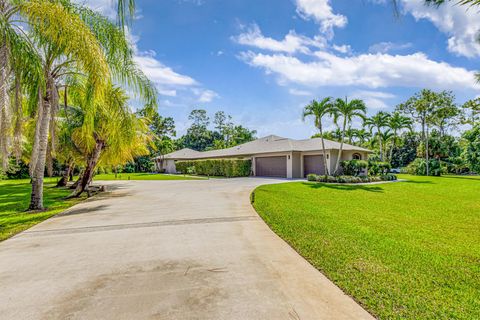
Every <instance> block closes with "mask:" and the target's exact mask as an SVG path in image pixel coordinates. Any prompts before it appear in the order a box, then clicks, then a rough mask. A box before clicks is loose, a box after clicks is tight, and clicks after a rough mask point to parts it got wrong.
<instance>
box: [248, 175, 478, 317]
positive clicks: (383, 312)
mask: <svg viewBox="0 0 480 320" xmlns="http://www.w3.org/2000/svg"><path fill="white" fill-rule="evenodd" d="M400 178H402V179H408V181H407V182H398V183H390V184H381V185H363V186H351V185H349V186H346V185H326V184H315V183H307V182H298V183H284V184H277V185H265V186H260V187H258V188H257V189H256V190H255V192H254V207H255V209H256V210H257V211H258V213H259V214H260V215H261V216H262V218H263V219H264V220H265V221H266V222H267V224H268V225H269V226H270V227H271V228H272V229H273V230H274V231H275V232H276V233H277V234H278V235H280V236H281V237H282V238H283V239H285V240H286V241H287V242H288V243H290V245H291V246H292V247H293V248H295V249H296V250H297V251H298V252H299V253H300V254H301V255H302V256H304V257H305V258H306V259H307V260H308V261H310V262H311V263H312V264H313V265H314V266H315V267H317V268H318V269H319V270H321V271H322V272H323V273H324V274H325V275H326V276H327V277H328V278H330V279H331V280H332V281H333V282H335V283H336V284H337V285H338V286H339V287H340V288H342V289H343V290H344V291H345V292H346V293H347V294H349V295H351V296H353V297H354V298H355V299H356V300H357V301H358V302H359V303H360V304H362V305H363V306H364V307H365V308H366V309H367V310H368V311H370V312H371V313H372V314H373V315H375V316H377V317H379V318H381V319H480V177H454V176H445V177H413V176H403V175H401V176H400Z"/></svg>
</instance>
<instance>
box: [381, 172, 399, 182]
mask: <svg viewBox="0 0 480 320" xmlns="http://www.w3.org/2000/svg"><path fill="white" fill-rule="evenodd" d="M380 179H382V181H395V180H397V176H396V175H394V174H392V173H387V174H384V175H381V176H380Z"/></svg>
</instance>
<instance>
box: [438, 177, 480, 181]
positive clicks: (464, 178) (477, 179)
mask: <svg viewBox="0 0 480 320" xmlns="http://www.w3.org/2000/svg"><path fill="white" fill-rule="evenodd" d="M440 178H442V179H462V180H469V181H477V182H480V176H465V177H459V176H441V177H440Z"/></svg>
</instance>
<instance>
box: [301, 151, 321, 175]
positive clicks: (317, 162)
mask: <svg viewBox="0 0 480 320" xmlns="http://www.w3.org/2000/svg"><path fill="white" fill-rule="evenodd" d="M309 173H314V174H319V175H323V174H325V164H324V163H323V156H322V155H316V156H304V157H303V175H304V176H305V177H306V176H307V174H309Z"/></svg>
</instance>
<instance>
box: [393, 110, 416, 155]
mask: <svg viewBox="0 0 480 320" xmlns="http://www.w3.org/2000/svg"><path fill="white" fill-rule="evenodd" d="M412 125H413V121H412V119H410V118H409V117H406V116H402V114H401V113H400V112H398V111H395V112H394V113H392V115H391V117H390V119H389V121H388V126H389V127H390V129H391V130H392V133H393V137H392V145H391V148H390V156H389V160H390V161H392V156H393V149H394V148H395V146H396V143H397V139H398V133H399V132H400V131H401V130H403V129H410V130H411V129H412Z"/></svg>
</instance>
